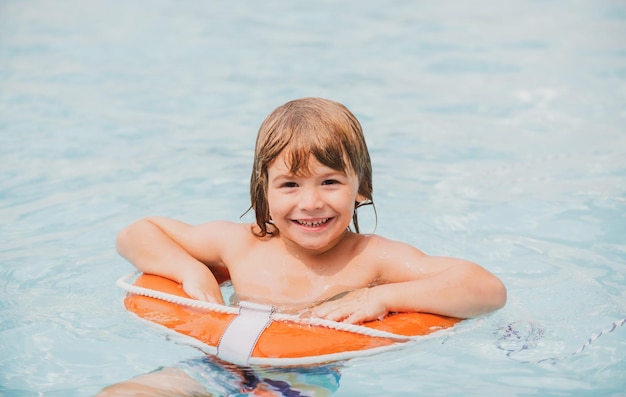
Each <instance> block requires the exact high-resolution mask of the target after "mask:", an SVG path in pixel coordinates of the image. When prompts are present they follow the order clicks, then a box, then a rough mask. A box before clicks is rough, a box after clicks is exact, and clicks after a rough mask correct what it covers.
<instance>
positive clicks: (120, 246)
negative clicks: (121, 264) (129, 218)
mask: <svg viewBox="0 0 626 397" xmlns="http://www.w3.org/2000/svg"><path fill="white" fill-rule="evenodd" d="M132 227H133V225H129V226H126V227H125V228H123V229H121V230H120V231H119V232H117V237H116V238H115V249H116V250H117V253H118V254H120V255H121V256H123V257H124V258H126V256H127V251H128V246H129V245H130V244H129V241H130V240H131V238H132Z"/></svg>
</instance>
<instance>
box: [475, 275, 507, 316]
mask: <svg viewBox="0 0 626 397" xmlns="http://www.w3.org/2000/svg"><path fill="white" fill-rule="evenodd" d="M479 294H480V296H481V300H482V302H483V304H482V308H483V310H482V313H480V314H486V313H490V312H493V311H496V310H498V309H501V308H502V307H504V305H505V304H506V299H507V292H506V287H505V286H504V284H503V283H502V281H500V279H499V278H498V277H496V276H494V275H492V274H490V276H489V277H488V278H487V279H485V280H484V282H483V283H482V285H481V287H480V293H479Z"/></svg>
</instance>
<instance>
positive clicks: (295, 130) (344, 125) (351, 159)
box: [250, 98, 372, 237]
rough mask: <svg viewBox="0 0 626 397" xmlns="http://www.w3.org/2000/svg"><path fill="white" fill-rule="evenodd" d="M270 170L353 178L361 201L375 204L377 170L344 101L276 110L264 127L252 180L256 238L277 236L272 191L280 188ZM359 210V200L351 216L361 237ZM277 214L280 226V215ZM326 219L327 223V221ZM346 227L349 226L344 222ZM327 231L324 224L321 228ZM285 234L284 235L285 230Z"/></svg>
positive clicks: (310, 101) (311, 101)
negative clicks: (374, 173) (274, 228)
mask: <svg viewBox="0 0 626 397" xmlns="http://www.w3.org/2000/svg"><path fill="white" fill-rule="evenodd" d="M320 166H321V167H322V168H320ZM270 167H271V168H273V169H272V176H275V175H277V170H282V171H281V173H282V174H284V175H289V174H291V176H292V177H302V176H307V177H312V176H315V175H317V174H318V171H319V173H323V171H324V170H326V171H329V170H332V171H333V172H335V173H337V174H339V175H343V176H344V177H346V176H348V177H349V179H350V181H351V183H352V182H353V181H354V180H356V184H357V191H358V193H359V198H361V199H363V200H368V201H370V202H371V201H372V165H371V162H370V156H369V152H368V150H367V145H366V143H365V138H364V136H363V131H362V129H361V124H360V123H359V121H358V120H357V119H356V117H354V115H353V114H352V113H351V112H350V111H349V110H348V109H347V108H346V107H345V106H343V105H342V104H340V103H338V102H334V101H330V100H328V99H323V98H302V99H296V100H293V101H290V102H287V103H285V104H284V105H282V106H279V107H278V108H276V109H275V110H274V111H273V112H272V113H271V114H270V115H269V116H267V118H266V119H265V120H264V121H263V123H262V124H261V127H260V128H259V133H258V136H257V141H256V146H255V150H254V163H253V166H252V175H251V177H250V201H251V206H250V209H252V210H254V212H255V216H256V226H255V228H253V233H254V234H256V235H257V236H259V237H263V236H266V235H268V234H269V235H274V234H275V231H274V230H273V229H272V228H271V227H270V228H269V229H268V224H269V223H270V204H269V201H270V200H269V191H270V189H273V188H274V187H273V186H270ZM327 179H328V178H327ZM296 182H297V181H296ZM332 185H333V184H332V183H331V184H328V183H325V184H323V185H321V186H323V187H324V189H326V190H322V191H323V192H327V190H332V189H331V187H330V186H332ZM295 190H301V189H295ZM274 193H276V192H274ZM355 196H356V194H355V195H353V196H352V200H354V198H355ZM359 201H361V200H359ZM354 205H355V203H354V201H353V202H352V203H351V206H352V212H351V214H350V217H352V221H353V225H354V229H355V231H356V232H359V228H358V220H357V216H356V213H355V212H354V208H353V207H354ZM342 214H343V212H342ZM272 215H273V218H274V219H273V221H274V223H276V219H275V218H276V215H277V213H272ZM322 215H323V216H322V217H321V218H324V217H325V216H326V214H322ZM328 218H332V219H330V221H332V222H331V223H334V222H335V218H333V217H328ZM322 220H323V219H322ZM341 222H342V224H343V223H344V222H348V224H349V221H346V220H344V218H343V217H342V218H341ZM309 223H310V222H309ZM316 223H319V222H317V221H316ZM325 223H328V222H324V224H325ZM305 224H306V222H304V223H302V224H301V226H304V225H305ZM348 224H346V226H345V227H344V229H345V228H347V225H348ZM321 226H322V224H320V225H318V227H319V228H320V229H322V227H321ZM326 228H327V229H328V227H326ZM279 230H280V233H282V229H280V228H279ZM305 230H308V229H305Z"/></svg>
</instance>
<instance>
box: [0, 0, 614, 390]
mask: <svg viewBox="0 0 626 397" xmlns="http://www.w3.org/2000/svg"><path fill="white" fill-rule="evenodd" d="M624 38H626V4H625V3H624V2H623V1H619V0H598V1H580V0H573V1H565V0H551V1H548V0H546V1H538V0H520V1H502V2H492V1H486V0H478V1H473V2H460V1H458V2H454V1H450V0H443V1H437V2H429V1H398V2H361V1H343V2H333V1H317V2H279V1H265V2H253V1H240V2H236V3H235V2H211V1H206V2H201V1H187V2H173V1H166V0H156V1H153V2H139V1H133V0H131V1H90V2H81V1H76V0H66V1H51V0H28V1H17V0H5V1H3V2H1V3H0V395H2V396H63V397H68V396H87V395H92V394H94V393H96V392H97V391H98V390H100V389H101V388H102V387H104V386H106V385H109V384H112V383H115V382H120V381H122V380H125V379H128V378H129V377H132V376H135V375H139V374H143V373H146V372H149V371H152V370H154V369H156V368H158V367H160V366H171V365H173V364H174V363H176V362H177V361H179V360H184V359H189V358H193V357H197V356H198V352H197V351H196V350H194V349H193V348H191V347H188V346H185V345H181V344H177V343H175V342H174V341H171V340H168V339H166V338H165V337H164V336H163V334H161V333H160V332H159V331H158V330H156V329H154V328H151V327H147V326H146V325H145V324H144V323H142V322H139V321H137V320H136V319H135V318H133V317H131V316H129V315H128V314H127V313H126V312H125V310H124V309H123V307H122V304H121V300H122V296H123V294H122V292H121V291H120V290H118V289H117V288H116V287H115V286H114V282H115V280H116V279H117V278H118V277H120V276H121V275H123V274H126V273H128V272H129V271H130V270H131V266H130V265H129V264H127V263H126V262H125V261H124V260H122V259H121V258H119V257H118V256H117V254H116V253H115V249H114V239H115V233H116V231H117V230H119V229H120V228H121V227H122V226H124V225H125V224H127V223H129V222H131V221H133V220H135V219H137V218H140V217H142V216H146V215H153V214H159V215H165V216H171V217H175V218H178V219H182V220H184V221H187V222H191V223H196V222H202V221H205V220H209V219H231V220H236V219H238V217H239V216H240V215H241V214H242V213H243V212H244V211H245V210H246V209H247V208H248V205H249V201H248V200H249V199H248V185H247V184H248V178H249V170H250V168H251V161H252V151H253V146H254V137H255V134H256V130H257V129H258V126H259V124H260V123H261V121H262V119H263V118H264V117H265V116H266V115H267V114H268V113H269V112H270V111H271V110H272V109H274V108H275V107H276V106H278V105H280V104H282V103H283V102H285V101H287V100H289V99H293V98H297V97H302V96H322V97H328V98H332V99H335V100H337V101H340V102H343V103H345V104H346V105H347V106H348V107H349V108H350V109H351V110H353V112H354V113H355V114H356V115H357V117H359V119H360V120H361V122H362V124H363V127H364V130H365V133H366V137H367V140H368V144H369V146H370V150H371V155H372V161H373V165H374V198H375V202H376V207H377V210H378V224H377V229H376V232H377V233H380V234H383V235H386V236H388V237H391V238H395V239H401V240H404V241H408V242H410V243H412V244H414V245H416V246H417V247H419V248H421V249H423V250H424V251H426V252H428V253H431V254H437V255H451V256H458V257H463V258H467V259H470V260H474V261H476V262H478V263H480V264H482V265H483V266H485V267H486V268H488V269H489V270H491V271H492V272H494V273H495V274H497V275H498V276H499V277H501V278H502V280H503V281H504V282H505V283H506V285H507V287H508V291H509V301H508V304H507V306H506V307H505V308H504V309H502V310H500V311H498V312H496V313H494V314H492V315H490V316H486V317H484V318H482V319H479V320H471V321H468V322H466V323H463V324H462V325H461V327H460V330H461V331H464V332H459V333H458V334H456V335H448V336H445V337H442V338H440V339H434V340H430V341H428V342H425V343H418V344H416V345H415V346H412V347H410V348H407V349H405V350H401V351H399V352H393V353H389V354H384V355H381V356H377V357H372V358H364V359H358V360H353V361H350V362H348V363H345V364H344V366H343V368H342V369H341V380H340V387H339V389H338V390H337V392H336V393H335V395H337V396H355V395H359V396H380V395H388V396H403V395H424V396H460V395H462V396H484V395H498V394H500V395H508V396H530V395H533V396H619V395H626V392H625V390H626V360H625V358H626V326H624V327H616V328H615V329H614V330H612V331H611V329H612V326H613V325H615V324H616V322H618V321H619V320H620V319H623V318H624V317H626V238H625V237H624V236H626V155H625V153H626V40H624ZM363 216H365V217H367V215H363ZM244 219H245V218H244ZM364 223H365V226H364V227H363V228H364V229H366V230H367V228H368V226H367V223H368V222H366V221H364ZM369 224H370V229H371V228H373V221H372V220H371V217H370V221H369ZM603 331H605V332H604V333H603ZM609 331H611V332H609ZM600 334H601V336H599V337H598V335H600ZM589 340H591V342H589ZM583 347H584V350H582V351H580V350H581V349H582V348H583Z"/></svg>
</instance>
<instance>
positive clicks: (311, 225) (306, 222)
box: [295, 218, 331, 227]
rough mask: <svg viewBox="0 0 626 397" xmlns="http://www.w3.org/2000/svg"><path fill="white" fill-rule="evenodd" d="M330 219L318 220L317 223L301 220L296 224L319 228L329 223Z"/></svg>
mask: <svg viewBox="0 0 626 397" xmlns="http://www.w3.org/2000/svg"><path fill="white" fill-rule="evenodd" d="M330 219H331V218H325V219H318V220H316V221H301V220H298V219H296V220H295V222H296V223H297V224H299V225H302V226H306V227H317V226H321V225H323V224H324V223H326V222H328V221H329V220H330Z"/></svg>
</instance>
